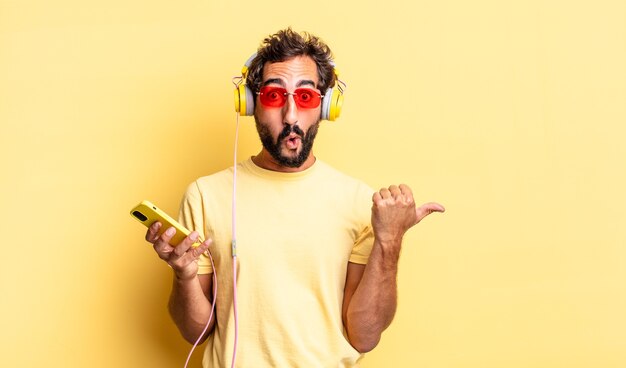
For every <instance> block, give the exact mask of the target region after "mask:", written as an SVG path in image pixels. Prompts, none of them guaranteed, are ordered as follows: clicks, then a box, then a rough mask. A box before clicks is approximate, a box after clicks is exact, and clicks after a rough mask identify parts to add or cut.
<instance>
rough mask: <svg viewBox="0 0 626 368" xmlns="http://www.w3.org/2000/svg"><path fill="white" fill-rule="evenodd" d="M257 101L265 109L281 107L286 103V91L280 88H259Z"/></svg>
mask: <svg viewBox="0 0 626 368" xmlns="http://www.w3.org/2000/svg"><path fill="white" fill-rule="evenodd" d="M259 99H260V100H261V103H262V104H263V105H265V106H267V107H282V106H283V105H284V104H285V102H287V90H286V89H284V88H280V87H270V86H265V87H263V88H261V91H260V93H259Z"/></svg>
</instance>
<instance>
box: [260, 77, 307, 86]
mask: <svg viewBox="0 0 626 368" xmlns="http://www.w3.org/2000/svg"><path fill="white" fill-rule="evenodd" d="M268 84H278V85H280V86H282V87H285V82H284V81H283V80H282V79H279V78H270V79H268V80H266V81H265V82H263V84H262V86H267V85H268ZM302 86H311V87H313V88H317V87H315V82H313V81H312V80H310V79H303V80H301V81H298V83H296V87H302Z"/></svg>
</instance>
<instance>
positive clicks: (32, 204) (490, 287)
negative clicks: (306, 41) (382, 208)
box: [0, 0, 626, 368]
mask: <svg viewBox="0 0 626 368" xmlns="http://www.w3.org/2000/svg"><path fill="white" fill-rule="evenodd" d="M286 26H292V27H293V28H294V29H296V30H308V31H310V32H313V33H315V34H317V35H319V36H321V37H322V38H323V39H324V40H325V41H327V42H328V43H329V44H330V45H331V47H332V48H333V50H334V52H335V57H336V63H337V66H338V69H339V70H340V72H341V77H342V79H343V80H344V81H345V82H346V83H347V84H348V89H347V92H346V97H345V105H344V110H343V112H342V116H341V118H340V119H339V120H338V121H337V122H335V123H328V122H325V123H323V126H322V128H321V130H320V134H319V135H318V139H317V141H316V149H315V153H316V155H317V156H318V157H320V158H322V159H323V160H325V161H327V162H329V163H330V164H332V165H333V166H335V167H337V168H339V169H341V170H343V171H345V172H347V173H349V174H351V175H353V176H356V177H359V178H361V179H363V180H365V181H366V182H367V183H369V184H370V185H371V186H373V187H381V186H388V185H390V184H394V183H400V182H403V183H407V184H409V185H410V186H411V187H412V188H413V190H414V193H415V196H416V199H417V201H419V202H425V201H433V200H434V201H439V202H441V203H443V204H444V205H445V206H446V207H447V209H448V211H447V212H446V213H445V214H443V215H438V214H437V215H433V216H431V217H429V218H427V219H426V220H425V221H424V222H423V223H421V224H419V225H418V226H417V227H416V228H414V229H412V230H411V231H410V232H409V233H408V234H407V236H406V241H405V247H404V250H403V253H402V257H401V262H400V271H399V308H398V312H397V315H396V319H395V321H394V323H393V324H392V326H391V327H390V328H389V329H388V330H387V331H386V332H385V333H384V335H383V339H382V342H381V343H380V345H379V346H378V347H377V348H376V349H375V350H374V351H373V352H372V353H370V354H368V356H367V357H366V359H365V361H364V364H363V366H364V367H365V368H372V367H424V368H448V367H462V368H488V367H494V368H495V367H510V368H518V367H519V368H522V367H524V368H525V367H533V368H534V367H563V368H565V367H567V368H574V367H594V368H595V367H603V368H609V367H616V368H617V367H625V366H626V231H625V230H624V229H625V228H626V225H625V222H626V221H625V220H626V194H624V188H626V170H625V166H626V165H625V164H626V163H625V158H626V148H625V144H624V141H625V140H626V4H625V3H624V2H623V1H618V0H616V1H609V0H596V1H565V0H561V1H549V0H546V1H541V0H527V1H521V0H520V1H495V0H491V1H490V0H477V1H461V0H457V1H452V0H442V1H424V0H415V1H408V0H407V1H399V0H388V1H369V0H364V1H358V2H357V1H350V2H342V1H325V0H322V1H315V2H282V1H272V0H268V1H245V2H237V1H214V0H197V1H196V0H183V1H177V2H175V1H159V0H157V1H145V0H124V1H122V0H111V1H87V2H85V1H75V0H59V1H53V2H52V1H41V0H33V1H29V0H24V1H17V0H1V1H0V124H1V128H0V163H1V171H2V180H1V181H0V189H1V191H0V203H1V206H2V211H1V215H0V216H1V217H0V220H1V221H0V224H1V225H0V226H1V227H2V228H1V231H2V239H3V241H2V242H3V248H4V249H3V251H2V253H1V254H2V265H1V266H0V287H1V288H0V295H1V302H0V308H1V313H0V350H1V354H0V366H3V367H175V366H182V365H183V363H184V360H185V357H186V354H187V352H188V349H189V346H188V345H187V344H186V343H185V342H183V340H182V338H181V337H180V336H179V335H178V332H177V331H176V329H175V328H174V326H173V324H172V323H171V322H170V320H169V317H168V315H167V312H166V301H167V297H168V294H169V288H170V282H171V281H170V278H171V276H170V271H169V269H168V268H167V267H166V266H165V265H164V264H163V263H162V262H161V261H160V260H158V259H157V257H156V256H155V255H154V254H153V251H152V250H151V248H150V247H149V245H147V244H146V243H145V242H144V241H143V234H144V229H143V228H142V227H141V226H140V225H139V224H138V223H137V222H135V221H134V220H133V219H131V217H130V216H129V215H128V211H129V209H130V208H131V207H132V206H133V205H135V204H136V203H138V202H139V201H141V200H143V199H149V200H152V201H154V202H155V203H157V204H158V205H159V206H161V207H162V208H163V209H165V210H166V211H167V212H169V213H171V214H176V211H177V209H178V203H179V200H180V196H181V195H182V192H183V190H184V188H185V187H186V185H187V184H188V183H189V182H191V181H192V180H194V179H195V178H197V177H199V176H202V175H206V174H209V173H211V172H214V171H217V170H220V169H223V168H226V167H228V166H230V165H231V164H232V149H233V143H234V126H235V125H234V123H235V114H234V111H233V101H232V90H233V86H232V84H231V77H233V76H236V75H238V73H239V72H240V69H241V65H242V64H243V62H244V61H245V60H246V59H247V58H248V57H249V56H250V54H251V53H252V52H253V51H254V50H255V49H256V47H257V46H258V44H259V42H260V41H261V40H262V38H263V37H265V36H266V35H268V34H270V33H273V32H275V31H276V30H278V29H281V28H284V27H286ZM241 124H242V128H241V129H242V131H241V136H240V146H239V152H238V153H239V157H240V158H242V159H243V158H245V157H247V156H249V155H252V154H255V153H256V152H257V151H258V150H259V147H260V145H259V143H258V138H257V136H256V132H255V129H254V125H253V122H252V119H251V118H242V119H241ZM225 195H226V194H225ZM242 262H245V260H242ZM242 302H245V301H242ZM252 302H253V301H252ZM200 355H201V354H200V353H199V352H198V353H197V354H196V355H195V356H194V358H193V362H194V365H195V366H198V364H199V361H200V359H199V358H200Z"/></svg>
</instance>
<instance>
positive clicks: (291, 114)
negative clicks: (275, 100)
mask: <svg viewBox="0 0 626 368" xmlns="http://www.w3.org/2000/svg"><path fill="white" fill-rule="evenodd" d="M283 114H284V115H283V120H284V122H285V124H289V125H293V124H297V123H298V107H297V106H296V100H294V99H293V95H288V96H287V102H286V103H285V107H284V110H283Z"/></svg>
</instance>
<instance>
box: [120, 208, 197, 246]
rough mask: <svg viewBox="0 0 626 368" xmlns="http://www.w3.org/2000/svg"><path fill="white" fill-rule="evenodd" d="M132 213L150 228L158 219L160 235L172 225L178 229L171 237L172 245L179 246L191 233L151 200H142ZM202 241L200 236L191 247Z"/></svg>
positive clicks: (158, 233)
mask: <svg viewBox="0 0 626 368" xmlns="http://www.w3.org/2000/svg"><path fill="white" fill-rule="evenodd" d="M130 214H131V216H132V217H134V218H135V219H136V220H137V221H139V222H141V223H142V224H144V225H145V226H146V227H147V228H150V226H152V224H154V223H155V222H157V221H158V222H160V223H161V227H160V228H159V231H158V232H157V235H158V236H161V235H162V234H163V233H164V232H165V231H166V230H167V229H169V228H170V227H173V228H174V229H176V234H174V236H172V239H170V245H171V246H177V245H178V244H180V242H181V241H183V239H185V238H186V237H187V236H189V234H190V233H191V232H190V231H189V230H187V229H186V228H185V227H184V226H183V225H181V224H180V223H179V222H178V221H176V220H174V219H173V218H171V217H170V216H169V215H168V214H167V213H165V212H164V211H162V210H161V209H159V208H158V207H157V206H155V205H154V204H153V203H152V202H150V201H142V202H141V203H139V204H138V205H137V206H135V207H133V209H132V210H130ZM201 242H202V239H200V238H198V241H197V242H195V243H194V244H193V245H192V246H191V247H192V248H196V247H198V246H199V245H200V243H201Z"/></svg>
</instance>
